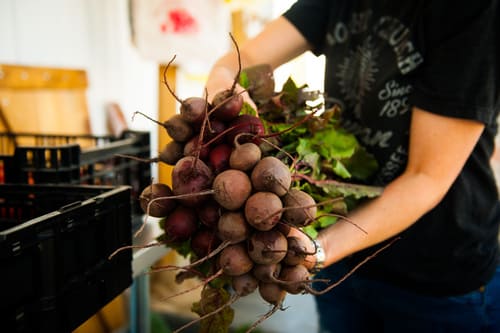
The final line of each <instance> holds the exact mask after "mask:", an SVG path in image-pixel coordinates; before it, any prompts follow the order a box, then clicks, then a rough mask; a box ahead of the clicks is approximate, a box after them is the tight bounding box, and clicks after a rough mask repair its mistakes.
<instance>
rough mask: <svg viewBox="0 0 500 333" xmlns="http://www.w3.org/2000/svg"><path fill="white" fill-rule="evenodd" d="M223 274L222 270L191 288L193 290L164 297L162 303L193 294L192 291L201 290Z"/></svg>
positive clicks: (188, 289) (189, 289)
mask: <svg viewBox="0 0 500 333" xmlns="http://www.w3.org/2000/svg"><path fill="white" fill-rule="evenodd" d="M222 274H223V270H222V269H219V270H218V271H217V272H216V273H215V274H213V275H212V276H210V277H208V278H206V279H203V280H202V281H201V283H200V284H198V285H195V286H193V287H191V288H187V289H185V290H182V291H180V292H178V293H175V294H173V295H170V296H167V297H163V298H161V299H160V300H161V301H166V300H169V299H171V298H173V297H177V296H180V295H184V294H187V293H188V292H191V291H193V290H195V289H197V288H200V287H205V286H206V285H207V284H209V283H210V282H212V281H213V280H215V279H217V278H218V277H220V276H221V275H222Z"/></svg>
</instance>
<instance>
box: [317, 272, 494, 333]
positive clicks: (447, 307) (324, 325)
mask: <svg viewBox="0 0 500 333" xmlns="http://www.w3.org/2000/svg"><path fill="white" fill-rule="evenodd" d="M346 273H347V269H346V268H345V267H344V265H342V264H341V263H339V264H335V265H333V266H330V267H328V268H326V269H325V270H323V271H322V272H320V273H319V274H318V275H317V278H329V279H331V281H337V280H338V279H340V278H341V277H342V276H344V275H345V274H346ZM314 287H315V289H317V290H320V289H322V288H324V284H321V283H316V284H315V285H314ZM316 306H317V310H318V315H319V321H320V322H319V327H320V333H366V332H370V333H382V332H383V333H500V266H499V267H497V270H496V274H495V276H494V278H493V279H492V280H491V281H490V282H489V283H488V284H487V285H486V286H485V287H484V288H481V290H477V291H473V292H471V293H468V294H465V295H460V296H453V297H433V296H426V295H420V294H416V293H412V292H411V291H408V290H404V289H400V288H397V287H394V286H391V285H387V284H384V283H383V282H380V281H373V280H368V279H365V278H361V277H359V276H356V275H353V276H351V277H349V278H348V279H347V280H346V281H344V282H342V283H341V284H340V285H339V286H337V287H336V288H334V289H333V290H331V291H330V292H328V293H325V294H324V295H320V296H317V297H316Z"/></svg>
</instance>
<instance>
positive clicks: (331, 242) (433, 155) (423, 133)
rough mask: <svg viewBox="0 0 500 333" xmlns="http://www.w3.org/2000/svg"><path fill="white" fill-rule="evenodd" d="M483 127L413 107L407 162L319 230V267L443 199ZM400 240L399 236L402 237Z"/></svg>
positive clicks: (390, 233) (396, 228)
mask: <svg viewBox="0 0 500 333" xmlns="http://www.w3.org/2000/svg"><path fill="white" fill-rule="evenodd" d="M483 129H484V125H483V124H482V123H479V122H477V121H471V120H463V119H457V118H450V117H444V116H440V115H436V114H433V113H430V112H426V111H424V110H421V109H418V108H414V109H413V113H412V123H411V128H410V145H409V156H408V165H407V168H406V170H405V171H404V172H403V174H402V175H401V176H399V177H398V178H396V179H395V180H394V181H392V182H391V183H390V184H388V185H387V187H386V188H385V189H384V191H383V193H382V194H381V195H380V196H379V197H378V198H376V199H373V200H371V201H370V202H369V203H367V204H366V205H364V206H362V207H359V208H358V209H355V210H354V211H353V212H352V213H351V214H349V216H348V218H349V219H350V220H352V221H353V222H354V223H356V224H357V225H358V226H360V227H361V228H362V229H364V230H365V231H366V234H365V233H362V232H361V231H360V230H359V229H357V228H355V227H354V226H353V225H352V224H350V223H346V222H342V221H339V222H338V223H336V224H334V225H332V226H331V227H329V228H327V229H325V230H323V231H321V232H320V234H319V236H318V241H319V242H320V244H321V245H322V247H323V248H324V250H325V253H326V260H325V266H327V265H331V264H333V263H335V262H337V261H339V260H341V259H342V258H344V257H346V256H348V255H350V254H353V253H355V252H357V251H359V250H362V249H365V248H368V247H370V246H372V245H375V244H377V243H379V242H381V241H384V240H386V239H389V238H391V237H392V236H395V235H397V234H398V233H399V232H401V231H403V230H404V229H406V228H408V227H409V226H411V225H412V224H413V223H414V222H415V221H416V220H417V219H419V218H420V217H421V216H422V215H424V214H425V213H427V212H428V211H429V210H431V209H432V208H433V207H435V206H436V205H437V204H438V203H439V202H440V201H441V200H442V198H443V197H444V195H445V194H446V192H447V191H448V189H449V188H450V187H451V185H452V183H453V181H454V180H455V179H456V177H457V175H458V173H459V172H460V170H461V169H462V167H463V165H464V164H465V162H466V160H467V158H468V157H469V155H470V153H471V152H472V150H473V148H474V146H475V144H476V142H477V141H478V139H479V137H480V135H481V133H482V131H483ZM402 241H403V240H402Z"/></svg>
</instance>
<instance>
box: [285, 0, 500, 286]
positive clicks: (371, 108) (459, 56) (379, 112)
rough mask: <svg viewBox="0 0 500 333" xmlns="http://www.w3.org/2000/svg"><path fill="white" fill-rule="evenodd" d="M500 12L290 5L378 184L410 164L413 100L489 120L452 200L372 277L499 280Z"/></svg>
mask: <svg viewBox="0 0 500 333" xmlns="http://www.w3.org/2000/svg"><path fill="white" fill-rule="evenodd" d="M499 12H500V6H499V5H498V1H496V0H482V1H473V2H471V1H467V2H466V1H462V0H460V1H451V0H443V1H434V2H432V1H428V0H409V1H397V2H396V1H390V0H378V1H370V0H341V1H336V0H303V1H302V0H299V1H298V2H296V3H295V4H294V5H293V6H292V7H291V8H290V9H289V10H288V11H287V12H286V13H285V14H284V17H286V18H287V19H288V20H289V21H290V22H291V23H292V24H294V25H295V26H296V27H297V29H298V30H299V31H300V32H301V33H302V34H303V36H304V37H305V38H306V39H307V40H308V41H309V43H310V44H311V46H312V48H313V52H314V53H316V54H318V55H319V54H324V55H325V56H326V59H327V60H326V73H325V74H326V75H325V94H326V98H327V100H328V101H331V102H335V103H338V104H339V105H341V107H342V109H343V121H344V126H345V127H346V128H347V129H349V130H351V131H352V132H353V133H354V134H356V135H357V137H358V138H359V140H360V141H361V142H362V144H363V145H364V146H365V147H366V148H367V149H368V150H369V151H370V152H371V153H373V154H374V156H375V157H376V159H377V160H378V162H379V165H380V170H379V172H378V174H377V176H376V177H375V179H374V181H373V183H374V184H377V185H386V184H387V183H389V182H390V181H392V180H393V179H394V178H396V177H397V176H398V175H400V174H401V173H402V172H403V170H404V168H405V166H406V163H407V157H408V131H409V125H410V117H411V108H412V107H413V106H416V107H419V108H421V109H424V110H427V111H430V112H433V113H436V114H440V115H444V116H450V117H458V118H464V119H472V120H477V121H480V122H482V123H484V124H485V126H486V128H485V130H484V133H483V134H482V136H481V138H480V140H479V142H478V144H477V145H476V147H475V148H474V151H473V153H472V155H471V156H470V158H469V159H468V160H467V162H466V165H465V167H464V168H463V170H462V171H461V173H460V175H459V176H458V178H457V180H456V181H455V182H454V183H453V185H452V187H451V189H450V191H449V192H448V193H447V195H446V196H445V198H444V200H443V201H442V202H441V203H440V204H439V205H438V206H437V207H436V208H435V209H433V210H432V211H430V212H429V213H427V214H426V215H425V216H423V217H422V218H421V219H420V220H419V221H417V223H415V224H414V225H413V226H411V227H410V228H409V229H408V230H406V231H404V232H403V233H402V234H401V235H400V236H401V240H399V241H397V242H396V243H394V244H393V245H392V246H391V247H390V248H389V249H387V250H385V251H384V252H382V253H380V254H379V255H378V256H377V257H376V258H374V259H372V260H371V261H370V262H368V263H367V264H365V265H364V266H363V268H362V269H361V270H360V274H366V275H369V276H372V277H374V278H377V279H383V280H385V281H389V282H392V283H395V284H398V285H400V286H403V287H407V288H411V289H412V290H417V291H420V292H425V293H430V294H457V293H464V292H468V291H471V290H474V289H476V288H478V287H480V286H481V285H483V284H484V283H486V282H487V281H488V280H489V279H490V278H491V276H492V274H493V272H494V269H495V267H496V265H497V264H498V262H499V249H498V238H497V236H498V228H499V223H500V222H499V221H500V206H499V202H498V193H497V187H496V182H495V179H494V175H493V172H492V169H491V167H490V164H489V162H490V158H491V155H492V152H493V149H494V137H495V135H496V131H497V122H496V119H497V116H498V112H499V109H500V103H499V94H500V82H499V80H500V64H499V61H500V52H499V50H498V48H499V46H498V45H499V44H500V35H499V34H498V32H499V30H500V27H499V24H498V23H497V22H498V21H499V20H500V14H499ZM436 144H439V142H436ZM401 214H405V212H404V211H401ZM374 250H375V248H371V249H368V250H365V251H362V252H361V253H358V254H356V255H354V256H353V257H352V258H351V260H353V261H354V262H356V261H359V260H361V259H363V258H365V257H366V256H367V255H369V254H371V253H373V251H374Z"/></svg>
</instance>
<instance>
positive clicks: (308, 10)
mask: <svg viewBox="0 0 500 333" xmlns="http://www.w3.org/2000/svg"><path fill="white" fill-rule="evenodd" d="M331 2H332V1H330V0H328V1H327V0H298V1H297V2H295V3H294V4H293V5H292V6H291V7H290V8H289V9H288V10H287V11H286V12H285V13H283V16H284V17H285V18H286V19H287V20H288V21H289V22H290V23H292V24H293V25H294V26H295V27H296V28H297V30H299V32H300V33H301V34H302V35H303V36H304V38H305V39H306V40H307V41H308V42H309V43H310V44H311V46H312V52H314V53H315V54H316V55H319V54H320V53H321V51H322V49H323V45H324V42H325V37H326V31H327V27H328V23H329V22H328V18H329V13H330V6H331Z"/></svg>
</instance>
